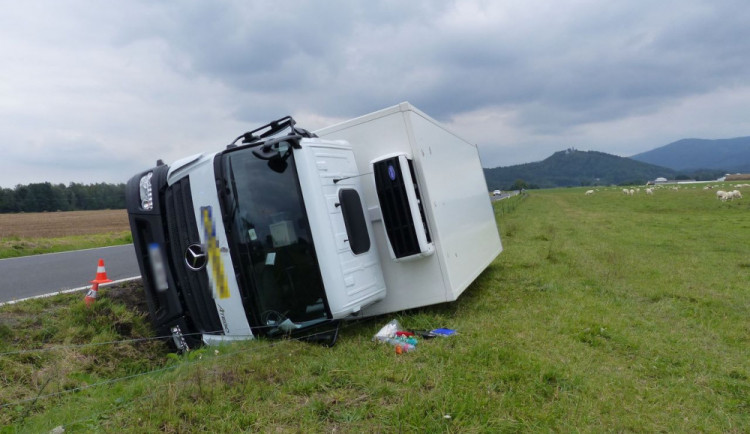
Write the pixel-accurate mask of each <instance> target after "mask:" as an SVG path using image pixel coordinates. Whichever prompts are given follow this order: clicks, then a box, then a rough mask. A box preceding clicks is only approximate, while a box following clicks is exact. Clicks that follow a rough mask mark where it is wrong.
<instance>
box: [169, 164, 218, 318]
mask: <svg viewBox="0 0 750 434" xmlns="http://www.w3.org/2000/svg"><path fill="white" fill-rule="evenodd" d="M164 202H165V212H166V220H167V249H168V250H169V255H168V256H169V261H170V267H169V269H170V270H171V271H172V275H173V277H174V281H175V284H176V285H177V287H178V293H179V294H180V295H181V300H182V304H183V306H184V307H185V310H186V316H187V317H188V319H189V320H190V321H191V322H192V323H193V324H194V325H195V327H196V328H197V329H198V330H199V331H201V332H217V331H221V330H222V327H221V322H220V321H219V314H218V312H217V311H216V303H215V302H214V300H213V296H212V290H211V286H210V284H209V282H208V274H207V272H206V269H205V268H204V269H202V270H200V271H192V270H189V269H188V268H187V266H186V264H185V259H184V258H185V251H186V250H187V248H188V246H190V245H191V244H193V243H200V235H199V232H198V225H197V222H196V220H195V211H194V208H193V198H192V195H191V193H190V179H189V178H187V177H186V178H183V179H181V180H180V181H178V182H176V183H175V184H172V185H171V186H170V187H169V188H167V191H166V193H165V195H164Z"/></svg>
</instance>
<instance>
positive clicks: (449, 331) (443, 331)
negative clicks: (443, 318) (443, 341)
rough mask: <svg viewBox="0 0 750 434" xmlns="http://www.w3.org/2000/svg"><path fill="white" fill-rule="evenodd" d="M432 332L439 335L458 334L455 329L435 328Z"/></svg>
mask: <svg viewBox="0 0 750 434" xmlns="http://www.w3.org/2000/svg"><path fill="white" fill-rule="evenodd" d="M432 333H435V334H436V335H439V336H452V335H455V334H456V331H455V330H453V329H435V330H433V331H432Z"/></svg>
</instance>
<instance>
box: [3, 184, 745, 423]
mask: <svg viewBox="0 0 750 434" xmlns="http://www.w3.org/2000/svg"><path fill="white" fill-rule="evenodd" d="M584 191H585V190H584V189H578V188H573V189H559V190H545V191H532V192H531V193H530V194H529V196H528V197H516V198H513V199H511V202H506V201H502V202H500V203H496V204H495V211H496V214H497V215H498V224H499V228H500V232H501V235H502V237H503V244H504V248H505V251H504V252H503V253H502V254H501V255H500V256H499V257H498V258H497V260H495V262H494V263H493V264H492V265H491V266H490V267H489V268H488V269H487V270H486V271H485V272H484V273H483V274H482V275H481V276H480V277H479V278H478V279H477V280H476V281H475V282H474V284H472V285H471V286H470V287H469V289H467V291H466V292H465V293H464V294H463V295H462V296H461V297H460V299H459V300H458V301H457V302H454V303H450V304H445V305H439V306H433V307H429V308H423V309H418V310H414V311H409V312H404V313H401V314H399V315H393V316H387V317H380V318H373V319H369V320H364V321H359V322H355V323H351V324H348V325H346V326H345V327H343V328H342V330H341V334H340V337H339V342H338V343H337V345H336V346H335V347H333V348H326V347H322V346H317V345H312V344H307V343H301V342H296V341H271V342H269V341H266V340H257V341H252V342H245V343H238V344H234V345H232V346H226V347H220V348H204V349H200V350H197V351H191V352H190V353H188V354H187V355H185V356H176V355H174V354H168V353H167V351H166V349H165V346H164V345H162V344H161V343H159V342H154V341H145V340H144V341H128V342H120V343H108V342H112V341H117V340H120V339H125V338H131V339H132V338H143V337H146V336H148V335H149V330H148V327H147V325H146V322H145V317H144V315H143V313H142V309H143V308H142V306H141V307H138V305H137V301H138V297H137V296H134V295H133V294H132V292H133V291H137V290H138V289H139V288H137V287H132V288H129V289H118V288H113V289H111V290H107V291H103V294H102V296H101V297H100V300H98V301H97V304H96V305H95V306H94V308H93V309H86V308H85V307H83V306H82V305H81V303H80V297H73V296H72V295H70V296H60V297H59V298H57V299H44V300H35V301H33V302H28V304H27V303H21V304H18V305H12V306H5V307H2V308H0V384H2V387H1V388H0V406H2V407H0V425H2V424H6V425H7V427H6V428H5V429H4V431H5V432H15V431H19V432H22V431H23V432H26V431H28V432H44V431H48V430H50V429H52V428H53V427H55V426H64V427H65V429H66V432H88V431H104V432H153V431H163V432H193V431H220V432H237V431H242V430H249V431H263V432H268V431H272V432H333V431H336V432H394V431H407V432H410V431H424V432H437V431H445V432H511V431H512V432H516V431H523V432H529V431H531V432H539V431H543V432H548V431H581V432H595V433H598V432H603V431H618V432H622V431H626V432H627V431H635V432H654V431H664V432H736V433H744V432H748V431H750V363H748V360H750V230H749V229H750V199H747V198H745V199H741V200H739V201H733V202H727V203H722V202H720V201H717V200H716V199H715V197H714V195H713V193H712V192H711V191H703V190H701V189H700V188H698V189H682V190H679V191H671V190H665V189H663V190H657V192H656V194H655V195H654V196H646V195H645V194H643V193H640V194H636V195H634V196H632V197H628V196H624V195H623V194H622V193H621V192H620V190H619V189H617V190H602V191H597V192H596V193H595V194H593V195H590V196H585V195H584V194H583V192H584ZM746 196H747V195H746ZM108 291H112V292H108ZM392 318H397V319H398V320H399V321H400V323H401V324H402V325H403V326H404V327H407V328H435V327H449V328H454V329H456V330H458V334H457V335H456V336H453V337H450V338H440V339H433V340H428V341H422V342H420V344H419V345H418V348H417V350H416V351H414V352H410V353H407V354H403V355H396V354H395V353H394V351H393V348H390V347H386V346H382V345H378V344H375V343H373V342H372V341H371V338H372V336H373V334H374V333H375V332H377V330H378V329H379V328H380V327H381V326H382V325H383V324H385V323H386V322H388V321H389V320H390V319H392ZM88 342H95V343H99V345H88V344H87V343H88ZM38 347H43V348H46V350H44V351H23V352H19V351H21V350H24V349H29V348H38ZM149 372H150V373H149ZM141 373H147V374H145V375H139V374H141ZM112 379H117V380H116V381H115V382H111V383H106V384H102V383H103V382H108V381H111V380H112ZM89 386H92V387H89ZM85 387H88V388H85ZM69 391H74V392H69ZM49 394H55V395H53V396H47V395H49ZM3 403H5V404H3Z"/></svg>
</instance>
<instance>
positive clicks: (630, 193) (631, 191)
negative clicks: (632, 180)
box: [628, 188, 635, 196]
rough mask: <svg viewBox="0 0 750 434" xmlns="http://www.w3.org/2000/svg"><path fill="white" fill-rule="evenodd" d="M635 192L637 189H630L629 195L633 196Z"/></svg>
mask: <svg viewBox="0 0 750 434" xmlns="http://www.w3.org/2000/svg"><path fill="white" fill-rule="evenodd" d="M633 193H635V190H633V189H632V188H631V189H630V190H628V196H632V195H633Z"/></svg>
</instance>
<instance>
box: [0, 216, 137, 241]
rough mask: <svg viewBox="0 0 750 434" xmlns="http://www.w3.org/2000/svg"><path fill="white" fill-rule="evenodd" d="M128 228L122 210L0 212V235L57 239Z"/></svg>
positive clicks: (0, 236)
mask: <svg viewBox="0 0 750 434" xmlns="http://www.w3.org/2000/svg"><path fill="white" fill-rule="evenodd" d="M129 230H130V225H129V223H128V212H127V211H126V210H124V209H115V210H101V211H67V212H39V213H19V214H0V238H6V237H19V238H58V237H67V236H73V235H90V234H103V233H110V232H123V231H129Z"/></svg>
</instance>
